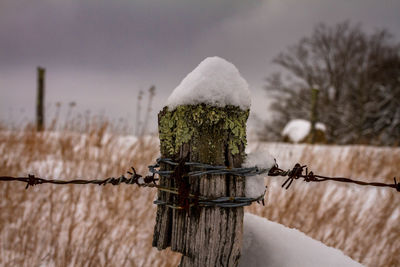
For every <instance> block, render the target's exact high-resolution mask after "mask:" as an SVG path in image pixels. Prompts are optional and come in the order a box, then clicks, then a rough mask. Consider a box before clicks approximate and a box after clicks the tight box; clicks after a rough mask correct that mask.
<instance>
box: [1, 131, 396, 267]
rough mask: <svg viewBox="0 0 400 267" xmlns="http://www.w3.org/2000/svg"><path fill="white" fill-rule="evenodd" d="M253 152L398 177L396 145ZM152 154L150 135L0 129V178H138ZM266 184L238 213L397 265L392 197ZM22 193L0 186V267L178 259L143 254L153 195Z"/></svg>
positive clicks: (360, 174) (334, 187) (366, 259)
mask: <svg viewBox="0 0 400 267" xmlns="http://www.w3.org/2000/svg"><path fill="white" fill-rule="evenodd" d="M258 149H266V150H268V151H269V153H270V154H271V155H272V156H273V157H275V158H276V159H277V162H278V164H279V165H280V167H282V168H290V167H293V165H294V164H295V163H296V162H300V163H303V164H308V165H309V166H310V169H312V170H313V171H314V172H315V173H319V174H324V175H336V176H339V175H340V176H347V177H352V178H362V179H363V180H368V181H372V180H374V181H377V180H378V178H380V181H385V182H392V179H393V177H394V176H395V175H396V174H397V175H399V173H400V149H399V148H378V147H368V146H310V145H290V144H282V143H250V144H249V146H248V151H249V152H251V151H256V150H258ZM158 153H159V152H158V142H157V138H154V137H153V138H152V137H146V138H144V139H139V140H138V139H137V138H135V137H131V136H116V135H112V134H105V133H104V132H100V131H98V132H95V131H94V132H91V133H88V134H84V135H81V134H76V133H62V134H60V133H54V132H44V133H40V134H36V133H34V132H20V133H16V132H0V175H15V176H16V175H21V176H25V175H26V174H27V173H33V174H35V175H37V176H41V177H44V178H50V177H55V178H64V179H65V178H78V177H83V178H100V177H109V176H119V175H120V174H122V173H124V172H125V171H126V170H127V169H128V168H129V167H130V166H135V167H136V168H137V170H138V172H139V173H142V174H145V173H146V172H147V169H146V166H147V165H148V164H150V163H152V162H153V161H154V160H155V158H156V157H157V156H158ZM265 182H266V184H267V185H268V190H267V194H266V206H265V207H264V206H261V205H258V204H254V205H252V206H251V207H248V208H246V209H247V212H251V213H254V214H257V215H260V216H262V217H265V218H268V219H269V220H271V221H274V222H278V223H281V224H283V225H286V226H289V227H292V228H297V229H299V230H300V231H302V232H304V233H305V234H307V235H308V236H311V237H313V238H314V239H316V240H320V241H322V242H323V243H325V244H327V245H329V246H332V247H335V248H338V249H340V250H342V251H343V252H344V253H345V254H346V255H348V256H350V257H351V258H353V259H354V260H356V261H359V262H361V263H363V264H365V265H366V266H399V265H400V256H399V254H398V251H399V249H400V242H398V239H399V237H400V225H399V224H398V223H397V222H398V219H399V215H400V206H399V205H398V203H399V200H400V195H399V193H397V192H395V191H394V190H387V189H376V188H368V187H358V186H353V185H348V184H346V185H338V184H334V183H331V182H327V183H318V184H308V183H302V182H300V181H298V182H295V183H294V184H293V185H292V187H291V188H290V189H289V190H288V191H285V190H283V189H282V188H281V187H280V185H281V183H282V182H283V178H266V179H265ZM24 186H25V185H23V184H19V183H0V192H1V199H0V265H1V266H175V265H176V264H177V263H178V261H179V255H178V254H175V253H173V252H171V251H161V252H160V251H157V250H156V249H153V248H152V247H151V238H152V232H153V224H154V220H155V207H154V205H152V200H153V199H154V196H155V191H154V190H153V189H138V188H136V186H128V185H122V186H118V187H113V186H111V185H108V186H105V187H99V186H91V185H86V186H79V185H75V186H53V185H41V186H38V187H35V188H30V189H29V190H27V191H25V190H24ZM246 216H247V217H246V218H248V217H249V215H246ZM250 217H251V216H250ZM255 221H257V220H255ZM253 222H254V221H253ZM246 225H248V224H246ZM270 225H271V229H275V228H273V227H275V226H274V224H273V223H270ZM245 230H246V226H245ZM268 231H269V230H268V229H267V228H266V236H268V234H267V233H268ZM271 231H274V232H276V233H278V232H279V231H275V230H271ZM247 233H248V232H247ZM245 235H246V233H245ZM272 237H273V236H272V235H271V238H272ZM273 238H279V234H278V235H274V237H273ZM288 242H290V240H288ZM247 248H248V247H247ZM286 249H287V248H286ZM302 249H304V248H302ZM251 250H252V251H253V248H251ZM262 251H263V250H262V248H260V251H259V252H260V253H261V252H262ZM299 251H301V250H295V249H294V246H292V247H291V248H290V247H289V249H287V251H285V252H284V253H282V250H281V253H282V255H276V256H277V258H274V259H280V258H285V257H286V258H289V256H288V255H291V256H294V255H299V257H300V256H301V255H302V254H296V253H299ZM308 254H312V253H308ZM291 258H292V259H293V257H291ZM248 266H250V265H248ZM264 266H268V262H265V265H264Z"/></svg>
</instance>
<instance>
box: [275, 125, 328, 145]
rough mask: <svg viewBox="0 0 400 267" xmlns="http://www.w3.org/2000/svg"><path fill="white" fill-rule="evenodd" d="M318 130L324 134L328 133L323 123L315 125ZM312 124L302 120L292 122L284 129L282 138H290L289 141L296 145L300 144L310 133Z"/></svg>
mask: <svg viewBox="0 0 400 267" xmlns="http://www.w3.org/2000/svg"><path fill="white" fill-rule="evenodd" d="M315 128H316V129H317V130H321V131H322V132H325V131H326V127H325V125H324V124H323V123H320V122H317V123H316V124H315ZM310 130H311V123H310V122H309V121H306V120H302V119H295V120H291V121H289V122H288V124H286V126H285V128H283V131H282V136H288V137H289V139H290V140H291V141H292V142H294V143H299V142H300V141H302V140H303V139H304V138H306V137H307V135H308V134H309V133H310Z"/></svg>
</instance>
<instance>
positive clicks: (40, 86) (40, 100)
mask: <svg viewBox="0 0 400 267" xmlns="http://www.w3.org/2000/svg"><path fill="white" fill-rule="evenodd" d="M45 74H46V70H45V69H44V68H42V67H38V68H37V97H36V129H37V130H38V131H42V130H43V129H44V86H45Z"/></svg>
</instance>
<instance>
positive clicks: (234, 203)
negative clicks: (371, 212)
mask: <svg viewBox="0 0 400 267" xmlns="http://www.w3.org/2000/svg"><path fill="white" fill-rule="evenodd" d="M161 163H165V164H168V165H172V166H174V167H175V169H174V170H171V171H165V170H160V169H159V168H160V164H161ZM183 166H188V167H192V168H195V169H196V168H197V169H200V170H193V171H190V172H188V173H187V174H186V175H187V176H191V177H199V176H202V175H235V176H244V177H248V176H255V175H261V174H267V175H268V176H271V177H274V176H282V177H287V179H286V180H285V181H284V183H283V184H282V187H283V188H285V189H289V187H290V186H291V185H292V183H293V181H294V180H298V179H300V178H302V179H303V180H304V181H305V182H325V181H335V182H341V183H354V184H358V185H362V186H375V187H390V188H394V189H396V190H397V191H398V192H400V184H399V183H397V181H396V177H394V178H393V179H394V183H393V184H388V183H381V182H364V181H360V180H353V179H350V178H346V177H328V176H322V175H315V174H314V173H313V172H312V171H310V172H308V168H307V166H306V165H300V164H299V163H296V164H295V166H294V167H293V168H292V169H289V170H286V171H285V170H282V169H280V168H279V166H278V164H277V163H276V162H275V165H274V166H273V167H272V168H270V169H266V168H258V167H257V166H255V167H249V168H229V167H227V166H213V165H210V164H204V163H199V162H181V163H178V162H174V161H173V160H172V159H168V158H158V159H157V161H156V164H154V165H150V166H148V168H149V171H150V172H151V173H152V174H151V175H147V176H144V177H143V176H142V175H140V174H137V173H136V170H135V168H133V167H131V170H130V171H128V172H127V173H128V175H129V176H128V177H126V176H125V175H121V176H120V177H118V178H114V177H109V178H106V179H93V180H83V179H76V180H62V179H44V178H40V177H35V176H34V175H32V174H29V175H28V177H12V176H1V177H0V181H6V182H7V181H19V182H25V183H26V187H25V189H28V188H29V187H30V186H35V185H40V184H46V183H49V184H58V185H65V184H97V185H106V184H112V185H120V184H123V183H125V184H136V185H137V186H139V187H154V188H157V189H158V190H160V191H164V192H166V193H171V194H174V195H178V196H179V195H180V194H181V193H182V192H180V190H179V188H168V187H163V186H161V185H158V184H157V183H156V182H157V181H158V180H159V178H157V177H156V175H157V176H158V177H161V176H164V177H170V178H172V176H173V175H174V173H182V170H178V169H179V168H183ZM175 178H176V177H175ZM185 196H186V198H188V200H192V201H193V203H189V207H191V206H194V205H195V206H203V207H204V206H218V207H224V208H233V207H243V206H248V205H251V204H252V202H255V201H257V202H259V201H262V202H263V200H264V196H265V191H264V194H262V195H261V196H259V197H257V198H250V197H232V196H229V197H219V198H214V199H208V198H206V197H203V196H197V195H193V194H185ZM154 204H156V205H166V206H168V207H170V208H174V209H185V208H187V207H182V206H180V205H177V204H176V203H168V202H165V201H162V200H155V201H154Z"/></svg>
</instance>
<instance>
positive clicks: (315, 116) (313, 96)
mask: <svg viewBox="0 0 400 267" xmlns="http://www.w3.org/2000/svg"><path fill="white" fill-rule="evenodd" d="M318 93H319V89H318V88H312V89H311V144H314V143H315V137H316V128H315V125H316V123H317V120H318V110H317V104H318Z"/></svg>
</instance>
